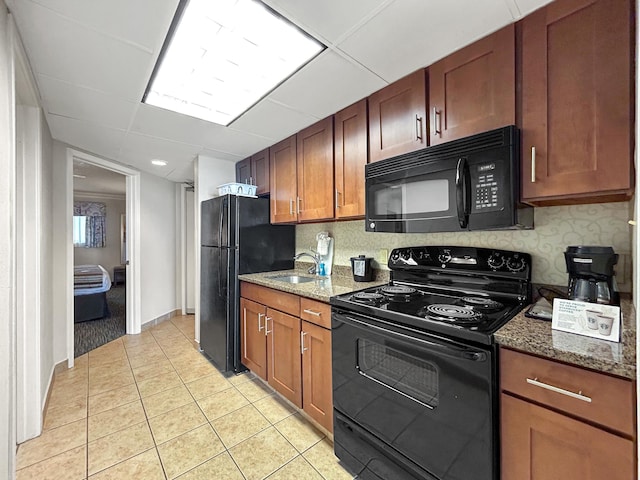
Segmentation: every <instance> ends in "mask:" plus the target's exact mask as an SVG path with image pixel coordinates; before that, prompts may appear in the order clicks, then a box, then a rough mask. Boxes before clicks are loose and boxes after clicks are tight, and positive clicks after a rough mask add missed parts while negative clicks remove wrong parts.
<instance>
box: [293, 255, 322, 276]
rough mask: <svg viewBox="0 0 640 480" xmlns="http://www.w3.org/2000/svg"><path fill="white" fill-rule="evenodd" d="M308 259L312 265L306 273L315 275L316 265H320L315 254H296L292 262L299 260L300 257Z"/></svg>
mask: <svg viewBox="0 0 640 480" xmlns="http://www.w3.org/2000/svg"><path fill="white" fill-rule="evenodd" d="M305 256H306V257H309V258H311V259H313V263H314V265H312V266H311V267H310V268H309V270H307V272H308V273H312V274H313V273H317V272H318V265H319V264H320V258H319V257H318V255H317V254H316V253H313V254H311V253H307V252H302V253H298V254H297V255H296V256H294V257H293V259H294V260H299V259H300V257H305Z"/></svg>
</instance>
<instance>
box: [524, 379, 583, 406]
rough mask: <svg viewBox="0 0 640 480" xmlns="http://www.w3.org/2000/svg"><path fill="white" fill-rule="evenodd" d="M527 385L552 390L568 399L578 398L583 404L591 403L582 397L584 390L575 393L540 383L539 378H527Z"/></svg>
mask: <svg viewBox="0 0 640 480" xmlns="http://www.w3.org/2000/svg"><path fill="white" fill-rule="evenodd" d="M527 383H528V384H530V385H535V386H536V387H540V388H544V389H545V390H551V391H552V392H556V393H560V394H562V395H566V396H567V397H571V398H577V399H578V400H582V401H583V402H587V403H591V398H590V397H586V396H584V395H582V390H580V391H579V392H578V393H575V392H572V391H570V390H565V389H564V388H560V387H554V386H553V385H549V384H547V383H542V382H539V381H538V377H536V378H534V379H531V378H527Z"/></svg>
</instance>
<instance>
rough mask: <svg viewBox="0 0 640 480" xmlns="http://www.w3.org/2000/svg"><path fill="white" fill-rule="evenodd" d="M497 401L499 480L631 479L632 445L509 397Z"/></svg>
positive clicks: (557, 414)
mask: <svg viewBox="0 0 640 480" xmlns="http://www.w3.org/2000/svg"><path fill="white" fill-rule="evenodd" d="M501 402H502V419H501V430H502V438H501V445H502V447H501V449H502V452H501V462H502V479H503V480H528V479H530V480H556V479H559V478H562V479H564V480H573V479H576V480H584V479H586V478H592V479H596V478H606V479H607V480H623V479H624V480H628V479H631V478H635V477H634V463H635V461H634V454H635V449H634V445H633V441H631V440H627V439H625V438H622V437H618V436H616V435H613V434H611V433H608V432H605V431H604V430H600V429H598V428H596V427H592V426H590V425H588V424H586V423H583V422H580V421H578V420H574V419H572V418H569V417H566V416H564V415H561V414H559V413H555V412H553V411H551V410H547V409H546V408H543V407H539V406H537V405H534V404H532V403H529V402H526V401H523V400H519V399H516V398H514V397H511V396H509V395H505V394H502V395H501ZM612 408H615V407H614V406H612Z"/></svg>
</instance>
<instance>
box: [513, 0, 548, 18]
mask: <svg viewBox="0 0 640 480" xmlns="http://www.w3.org/2000/svg"><path fill="white" fill-rule="evenodd" d="M512 1H514V2H515V3H516V4H517V5H518V9H519V10H520V16H521V17H526V16H527V15H529V14H530V13H531V12H533V11H534V10H537V9H539V8H541V7H543V6H544V5H547V4H548V3H551V2H552V0H512Z"/></svg>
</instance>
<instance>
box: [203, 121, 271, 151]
mask: <svg viewBox="0 0 640 480" xmlns="http://www.w3.org/2000/svg"><path fill="white" fill-rule="evenodd" d="M273 143H274V141H273V139H271V138H266V137H260V136H258V135H253V134H251V133H247V132H243V131H240V130H236V129H235V128H229V127H221V126H218V125H216V126H215V127H214V128H212V129H211V132H210V135H209V136H208V137H207V138H206V139H205V141H204V146H205V148H208V149H212V150H216V151H218V152H224V153H228V154H230V155H232V156H233V157H234V158H235V157H240V158H244V157H248V156H249V155H252V154H254V153H256V152H259V151H260V150H262V149H264V148H266V147H269V146H271V145H273Z"/></svg>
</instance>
